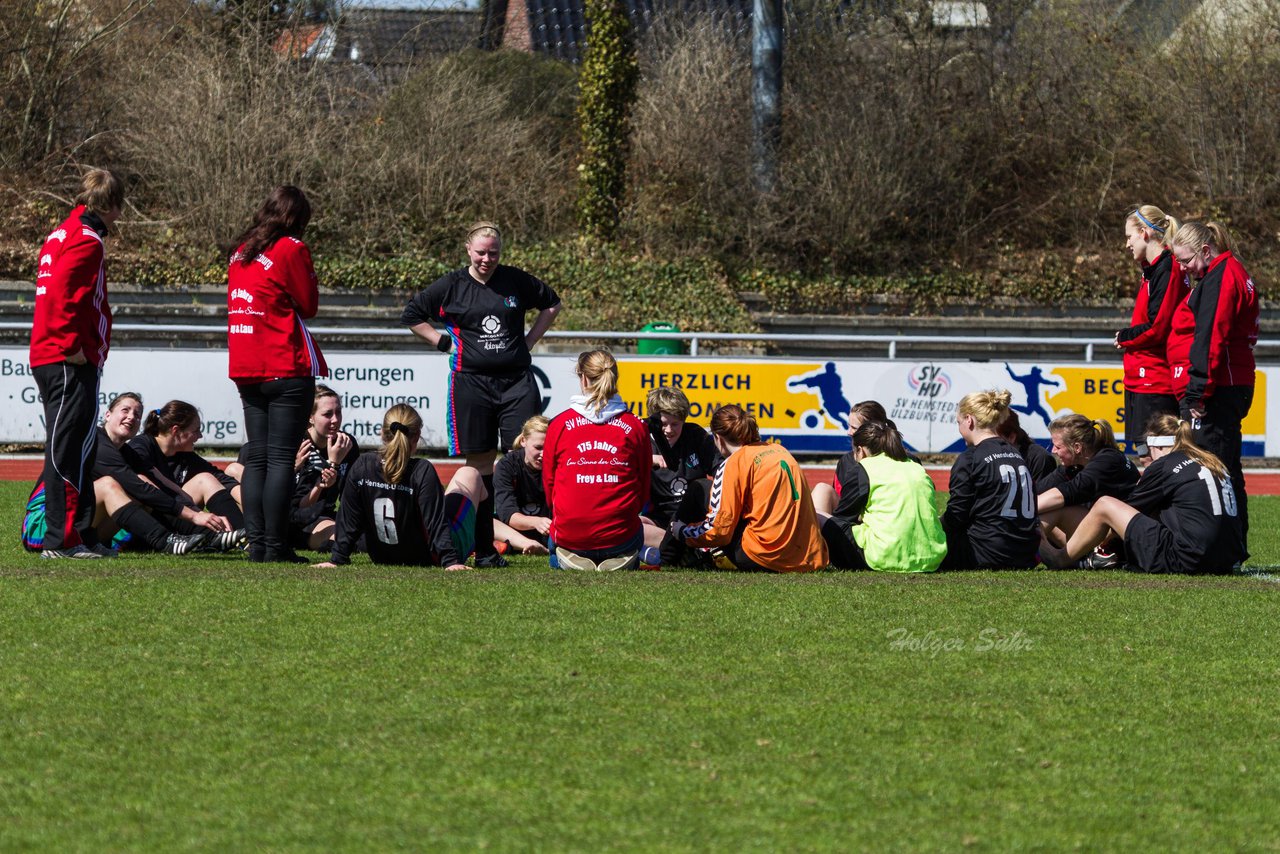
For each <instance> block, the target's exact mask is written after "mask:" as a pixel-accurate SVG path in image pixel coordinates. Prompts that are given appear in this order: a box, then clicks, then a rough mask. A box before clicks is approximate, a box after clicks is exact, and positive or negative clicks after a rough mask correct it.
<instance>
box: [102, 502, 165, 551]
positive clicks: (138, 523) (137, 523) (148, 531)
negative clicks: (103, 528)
mask: <svg viewBox="0 0 1280 854" xmlns="http://www.w3.org/2000/svg"><path fill="white" fill-rule="evenodd" d="M111 521H113V522H115V523H116V524H117V525H119V526H120V527H121V528H124V529H125V530H126V531H128V532H129V533H130V534H133V535H134V536H135V537H138V538H139V539H142V540H145V541H146V543H147V545H149V546H151V548H153V549H155V550H156V551H158V552H160V551H164V543H165V540H166V539H168V537H169V531H168V530H167V529H166V528H165V527H164V525H161V524H160V523H159V522H157V521H156V520H155V518H154V517H152V515H151V514H150V513H148V512H147V511H146V510H143V509H142V507H141V506H139V505H137V504H134V503H132V502H130V503H129V504H126V505H125V506H123V507H121V508H120V509H119V510H117V511H116V512H114V513H112V514H111Z"/></svg>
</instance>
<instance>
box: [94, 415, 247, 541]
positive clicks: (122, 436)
mask: <svg viewBox="0 0 1280 854" xmlns="http://www.w3.org/2000/svg"><path fill="white" fill-rule="evenodd" d="M141 424H142V398H141V397H140V396H138V395H137V394H136V393H135V392H131V391H126V392H124V393H123V394H120V395H117V396H116V397H115V398H113V399H112V400H111V403H110V404H108V406H107V416H106V418H105V419H104V420H103V424H102V426H101V427H99V428H98V431H97V442H98V447H97V454H96V457H95V459H94V464H93V482H94V494H95V496H96V497H97V504H98V506H97V510H96V512H95V517H94V526H95V527H96V528H97V529H98V535H99V536H100V537H101V538H102V540H103V541H104V542H105V541H107V540H110V539H111V538H112V537H115V538H116V539H117V540H119V539H121V538H120V537H119V536H118V532H119V531H120V530H122V529H123V530H124V531H126V532H128V534H129V535H131V537H132V539H129V542H130V543H131V546H130V547H133V546H134V545H136V544H139V543H146V544H147V545H148V546H150V547H151V548H153V549H155V550H156V551H158V552H164V553H166V554H174V555H180V554H187V553H188V552H192V551H201V550H213V551H229V550H231V549H234V548H236V547H238V546H239V544H241V543H243V542H244V530H243V528H241V529H238V530H237V529H236V528H235V526H234V524H233V523H232V522H231V521H230V520H229V519H228V518H227V517H226V516H223V515H221V514H218V513H215V512H211V511H209V510H202V509H200V506H199V504H198V503H197V502H198V501H200V500H202V498H203V497H205V496H202V494H201V493H200V492H199V491H200V490H201V489H204V488H206V487H210V484H209V483H207V482H204V481H201V480H200V479H198V478H193V479H191V480H190V481H188V484H189V485H190V486H191V489H192V490H193V491H192V492H188V491H187V490H186V489H183V488H181V487H179V486H178V484H176V483H173V482H172V481H171V480H170V479H169V478H168V477H167V476H166V475H165V473H164V472H162V471H160V470H158V469H157V468H155V467H154V466H152V465H148V464H147V463H146V462H144V461H143V459H142V458H141V457H140V456H139V455H138V453H137V452H136V451H135V450H134V449H133V448H132V447H130V445H129V441H130V440H131V439H133V438H134V437H135V435H136V434H137V432H138V427H139V426H141ZM224 492H225V490H224ZM227 501H228V502H230V506H234V504H235V502H234V501H230V498H228V499H227ZM215 503H217V502H216V501H215Z"/></svg>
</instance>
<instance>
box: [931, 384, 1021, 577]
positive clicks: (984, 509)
mask: <svg viewBox="0 0 1280 854" xmlns="http://www.w3.org/2000/svg"><path fill="white" fill-rule="evenodd" d="M1011 399H1012V395H1010V394H1009V392H1008V391H1007V390H1004V391H975V392H972V393H970V394H966V395H965V396H964V398H963V399H961V401H960V407H959V415H958V417H957V419H956V421H957V423H958V427H959V430H960V435H961V436H962V437H963V438H964V441H965V445H967V446H968V447H966V448H965V449H964V451H963V452H961V454H960V456H959V457H957V458H956V462H955V465H953V466H952V467H951V481H950V483H951V485H950V491H951V495H950V498H949V499H948V501H947V509H946V512H944V513H943V514H942V529H943V530H944V531H946V532H947V558H946V560H945V561H944V562H943V567H944V568H946V569H1000V568H1019V569H1030V568H1031V567H1033V566H1035V565H1036V564H1037V563H1038V562H1039V561H1038V560H1037V558H1036V548H1037V547H1038V546H1039V545H1040V525H1039V523H1038V520H1037V518H1036V490H1035V484H1034V483H1033V482H1032V478H1031V471H1030V469H1028V468H1027V463H1026V460H1024V459H1023V457H1022V454H1021V453H1019V451H1018V449H1017V448H1015V447H1014V446H1013V445H1011V444H1009V443H1008V442H1006V441H1005V440H1004V439H1003V438H1001V436H1000V435H999V434H998V433H996V428H998V427H999V426H1000V425H1001V424H1003V423H1004V420H1005V417H1006V416H1007V415H1008V414H1009V413H1010V409H1009V401H1010V400H1011Z"/></svg>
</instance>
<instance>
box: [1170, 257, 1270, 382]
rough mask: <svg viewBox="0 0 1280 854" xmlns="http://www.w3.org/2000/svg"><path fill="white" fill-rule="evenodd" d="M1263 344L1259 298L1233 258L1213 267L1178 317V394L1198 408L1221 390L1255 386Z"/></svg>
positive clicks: (1174, 346)
mask: <svg viewBox="0 0 1280 854" xmlns="http://www.w3.org/2000/svg"><path fill="white" fill-rule="evenodd" d="M1257 343H1258V295H1257V293H1256V289H1255V288H1254V285H1253V279H1251V278H1249V274H1248V273H1247V272H1246V271H1245V269H1244V266H1243V265H1242V264H1241V263H1240V262H1239V261H1237V260H1236V259H1235V256H1233V255H1232V254H1231V253H1230V252H1223V253H1222V254H1221V255H1219V256H1218V257H1216V258H1214V259H1213V260H1212V261H1211V262H1209V269H1208V271H1207V272H1206V273H1205V274H1204V278H1203V279H1201V280H1200V283H1199V284H1198V285H1196V286H1195V287H1194V288H1193V289H1192V290H1191V295H1190V296H1188V297H1187V298H1186V299H1185V300H1183V302H1182V303H1181V304H1180V305H1179V306H1178V310H1177V312H1176V313H1175V314H1174V316H1173V331H1172V333H1171V334H1170V336H1169V365H1170V367H1171V368H1172V369H1173V390H1174V394H1176V395H1177V396H1178V397H1179V398H1185V399H1186V400H1187V401H1189V402H1190V403H1192V404H1196V403H1199V402H1200V401H1203V400H1208V399H1209V398H1211V397H1213V393H1214V391H1215V390H1216V389H1217V388H1219V387H1220V386H1253V384H1254V370H1255V367H1256V366H1255V363H1254V360H1253V347H1254V345H1255V344H1257Z"/></svg>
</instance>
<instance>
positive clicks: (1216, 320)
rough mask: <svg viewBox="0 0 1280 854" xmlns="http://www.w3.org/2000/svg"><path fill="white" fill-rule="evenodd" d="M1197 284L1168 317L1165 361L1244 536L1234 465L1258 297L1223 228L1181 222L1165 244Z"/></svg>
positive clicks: (1250, 379) (1247, 395)
mask: <svg viewBox="0 0 1280 854" xmlns="http://www.w3.org/2000/svg"><path fill="white" fill-rule="evenodd" d="M1171 248H1172V250H1173V254H1174V256H1175V257H1176V258H1177V261H1178V263H1179V264H1180V265H1181V266H1182V267H1184V268H1185V269H1186V270H1187V272H1188V273H1190V274H1191V278H1192V279H1194V280H1195V281H1196V282H1197V284H1196V285H1195V286H1194V288H1193V289H1192V291H1191V295H1190V296H1189V297H1187V299H1186V301H1185V302H1184V303H1183V304H1182V305H1181V306H1180V307H1179V309H1178V312H1177V314H1175V315H1174V319H1173V335H1172V337H1171V338H1170V341H1169V358H1170V363H1171V364H1172V365H1173V367H1174V390H1175V392H1177V393H1178V395H1179V397H1180V401H1179V411H1180V413H1181V415H1182V417H1183V419H1184V420H1188V421H1190V422H1191V426H1192V428H1193V430H1194V436H1195V441H1196V444H1198V445H1199V446H1200V447H1202V448H1204V449H1205V450H1206V451H1209V452H1211V453H1213V454H1214V455H1216V456H1217V457H1218V459H1220V460H1222V462H1223V463H1225V464H1226V466H1227V470H1228V471H1230V472H1231V481H1232V484H1233V486H1234V487H1235V491H1236V498H1237V499H1238V500H1239V502H1240V518H1241V520H1242V522H1243V525H1244V531H1245V535H1246V537H1247V536H1248V533H1249V514H1248V510H1247V506H1248V505H1247V498H1246V496H1245V492H1244V470H1243V468H1242V466H1241V462H1240V456H1241V448H1240V444H1241V424H1242V422H1243V421H1244V418H1245V416H1246V415H1248V414H1249V408H1250V407H1251V406H1252V405H1253V387H1254V369H1255V364H1254V360H1253V348H1254V345H1255V344H1257V343H1258V296H1257V293H1256V290H1255V288H1254V286H1253V279H1251V278H1250V277H1249V273H1248V272H1247V271H1246V270H1245V268H1244V266H1243V265H1242V264H1241V263H1240V260H1239V259H1238V258H1237V257H1236V256H1235V255H1234V254H1232V251H1231V237H1230V235H1229V234H1228V233H1227V229H1226V227H1225V226H1223V225H1221V224H1219V223H1216V222H1210V223H1201V222H1188V223H1186V224H1185V225H1183V226H1182V227H1181V228H1179V229H1178V233H1177V234H1176V235H1174V238H1173V243H1172V246H1171Z"/></svg>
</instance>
